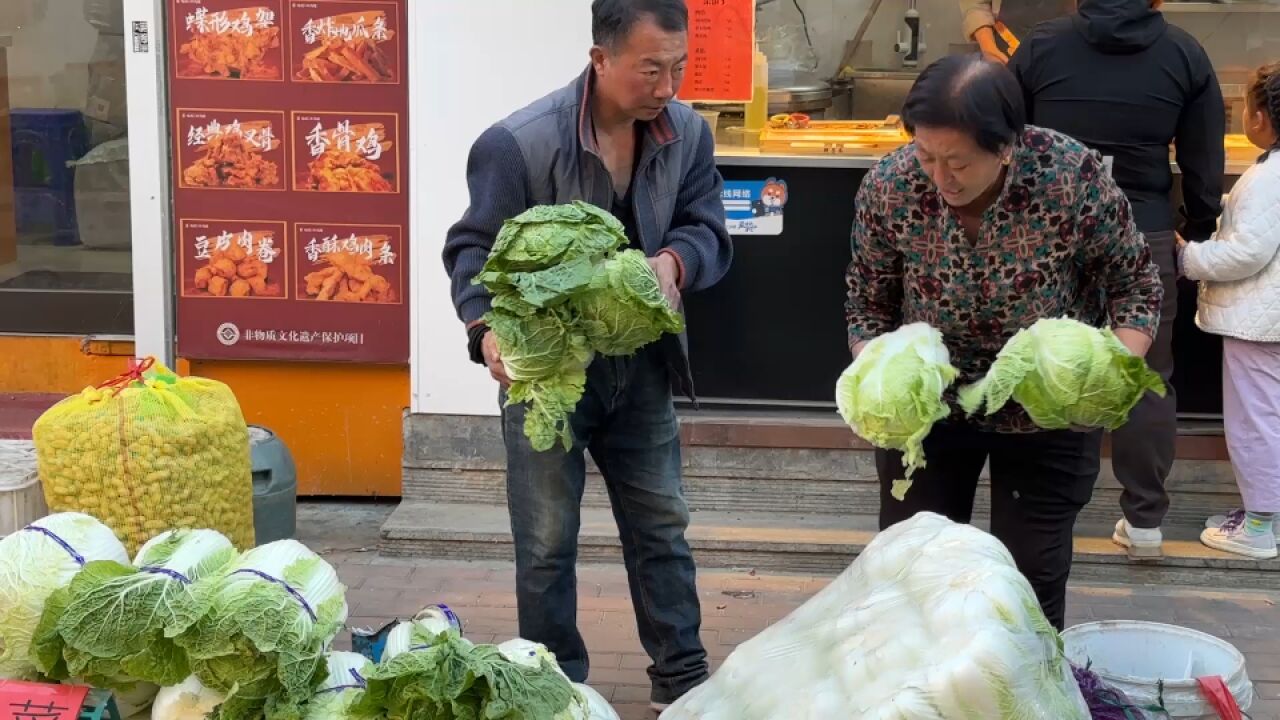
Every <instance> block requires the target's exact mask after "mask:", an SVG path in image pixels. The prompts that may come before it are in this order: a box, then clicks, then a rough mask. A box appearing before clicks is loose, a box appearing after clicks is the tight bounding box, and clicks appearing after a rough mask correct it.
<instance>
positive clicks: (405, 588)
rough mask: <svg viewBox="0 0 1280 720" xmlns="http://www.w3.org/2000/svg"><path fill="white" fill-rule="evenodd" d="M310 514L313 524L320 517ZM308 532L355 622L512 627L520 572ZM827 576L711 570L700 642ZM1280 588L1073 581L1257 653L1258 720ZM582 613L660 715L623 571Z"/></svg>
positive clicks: (735, 630) (1273, 669)
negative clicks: (448, 620) (421, 612)
mask: <svg viewBox="0 0 1280 720" xmlns="http://www.w3.org/2000/svg"><path fill="white" fill-rule="evenodd" d="M311 520H315V517H314V516H313V517H312V518H311ZM303 527H308V528H309V530H307V531H305V532H304V537H302V538H300V539H302V540H303V541H304V542H308V543H309V544H310V545H311V546H312V547H314V548H316V549H317V550H319V551H322V552H324V554H325V555H326V556H327V557H328V558H329V559H330V561H331V562H333V563H335V565H336V567H337V568H338V572H339V574H340V575H341V577H342V579H343V581H344V582H345V583H346V584H347V585H348V586H349V587H350V592H349V595H348V597H349V599H350V603H351V618H352V619H351V624H352V625H354V626H381V625H382V624H383V623H385V622H386V621H387V620H388V619H390V618H394V617H397V616H399V617H404V616H407V615H410V614H412V613H414V612H416V611H417V610H418V609H419V608H421V607H422V606H423V605H424V604H426V603H430V602H443V603H447V604H448V605H449V606H450V607H452V608H454V609H455V610H456V611H457V612H458V613H459V615H461V616H462V618H463V620H464V622H465V623H466V630H467V636H468V637H470V638H471V639H473V640H476V641H480V642H489V641H498V642H501V641H503V640H506V639H509V638H511V637H514V636H515V635H516V614H515V595H514V593H513V590H512V588H513V581H512V568H511V566H510V565H509V564H503V563H458V562H444V561H406V560H396V559H389V558H381V557H379V556H378V555H377V553H376V552H373V551H372V545H373V543H372V539H373V537H374V535H371V534H370V533H371V532H372V533H376V525H373V524H372V523H371V522H361V523H360V527H359V528H358V531H357V532H356V533H354V534H352V533H350V529H351V528H350V526H349V525H348V526H347V527H346V528H345V530H346V531H347V533H346V536H345V537H342V538H341V539H339V538H340V536H341V535H343V533H342V532H341V531H340V530H339V521H338V520H336V519H334V518H333V517H330V518H327V519H326V521H321V522H306V523H304V524H303ZM826 582H827V579H826V578H813V577H799V576H765V575H752V574H750V573H746V572H703V573H701V574H700V576H699V590H700V593H701V595H702V603H703V616H704V621H703V632H702V635H703V640H704V642H705V644H706V646H707V649H708V651H709V653H710V654H711V657H712V660H713V663H714V665H718V664H719V662H720V661H722V660H723V659H724V658H725V656H727V655H728V654H729V652H730V651H731V650H733V648H734V647H735V646H737V645H738V644H739V643H741V642H743V641H744V640H746V639H748V638H750V637H752V636H753V635H755V634H756V633H758V632H760V631H761V630H762V629H764V628H765V627H767V626H768V625H770V624H771V623H773V622H775V621H777V620H778V619H780V618H781V617H782V616H784V615H786V614H787V613H788V612H790V611H791V610H792V609H793V608H795V607H796V606H798V605H799V604H800V603H802V602H803V601H804V600H805V599H807V598H808V597H810V596H811V595H812V594H813V593H814V592H816V591H817V590H818V589H820V588H821V587H823V586H824V585H825V584H826ZM1277 603H1280V594H1265V593H1245V592H1230V593H1228V592H1203V591H1190V590H1160V589H1152V588H1136V587H1074V588H1072V590H1071V598H1070V605H1069V610H1068V614H1069V621H1070V622H1071V623H1072V624H1075V623H1080V622H1088V621H1091V620H1103V619H1132V620H1153V621H1157V622H1169V623H1176V624H1179V625H1184V626H1187V627H1192V628H1195V629H1198V630H1202V631H1205V632H1208V633H1211V634H1213V635H1217V636H1219V637H1222V638H1225V639H1227V640H1229V641H1230V642H1232V643H1233V644H1235V645H1236V646H1237V647H1239V648H1240V649H1241V650H1243V651H1244V652H1245V653H1246V654H1247V655H1248V658H1249V673H1250V677H1252V678H1253V680H1254V681H1255V683H1257V688H1258V691H1259V698H1260V699H1259V702H1256V703H1255V704H1254V706H1253V709H1252V711H1251V713H1250V714H1251V715H1252V717H1253V718H1254V720H1280V608H1278V607H1277ZM579 616H580V623H581V625H582V628H583V633H584V635H585V637H586V640H587V646H588V647H589V648H590V650H591V658H592V669H591V678H590V683H591V685H592V686H594V687H595V688H596V689H597V690H599V691H600V692H601V694H603V695H604V696H605V697H606V698H607V699H609V700H610V701H611V702H612V703H613V704H614V706H615V707H616V708H617V710H618V713H619V715H620V716H621V718H622V720H652V718H653V715H652V714H651V713H649V712H648V710H647V709H646V704H647V701H648V693H649V686H648V679H647V676H646V675H645V672H644V668H645V667H646V666H647V665H648V658H647V657H645V655H644V654H643V651H642V650H641V648H640V643H639V640H638V639H637V636H636V629H635V621H634V616H633V615H632V609H631V601H630V598H629V593H628V590H627V584H626V576H625V573H624V572H623V571H622V569H621V568H620V567H610V566H585V567H583V568H581V569H580V572H579Z"/></svg>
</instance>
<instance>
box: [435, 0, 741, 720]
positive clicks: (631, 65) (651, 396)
mask: <svg viewBox="0 0 1280 720" xmlns="http://www.w3.org/2000/svg"><path fill="white" fill-rule="evenodd" d="M687 27H688V11H687V9H686V6H685V3H684V1H683V0H595V2H594V3H593V4H592V31H593V39H594V43H595V45H594V47H593V48H592V49H591V65H590V67H589V68H587V70H586V71H585V72H584V73H583V74H582V75H581V76H580V77H579V78H577V79H576V80H574V81H573V82H572V83H571V84H570V85H569V86H568V87H565V88H564V89H562V90H557V91H556V92H553V93H552V94H550V95H548V96H547V97H545V98H543V99H541V100H538V101H537V102H535V103H534V104H533V105H531V106H529V107H528V108H525V109H523V110H520V111H518V112H516V113H515V114H514V115H512V116H510V117H509V118H507V119H506V120H503V121H502V122H500V123H498V124H497V125H495V126H493V127H492V128H490V129H489V130H487V131H486V132H485V133H484V134H483V135H481V137H480V138H479V139H478V140H477V141H476V143H475V145H474V146H473V148H472V151H471V157H470V160H469V162H468V166H467V183H468V185H469V187H470V191H471V206H470V208H469V209H468V210H467V212H466V214H465V215H464V216H463V218H462V220H461V221H459V222H458V223H457V224H456V225H455V226H454V227H453V228H452V229H451V230H450V232H449V235H448V238H447V240H446V245H445V251H444V260H445V267H446V269H447V270H448V272H449V274H450V276H451V277H452V279H453V299H454V304H455V306H456V307H457V309H458V314H459V316H460V318H461V319H462V321H463V322H464V323H466V324H467V328H468V334H469V340H470V351H471V357H472V359H473V360H474V361H476V362H477V363H480V364H483V365H485V366H486V367H487V368H488V370H489V372H490V374H491V375H492V376H493V377H494V379H495V380H497V381H498V382H499V383H501V384H502V386H503V388H504V398H503V401H504V402H503V404H504V405H506V407H504V408H503V429H504V437H505V442H506V449H507V497H508V507H509V510H510V513H511V529H512V535H513V536H514V540H515V549H516V598H517V603H518V606H519V610H518V614H519V627H520V636H521V637H523V638H526V639H528V640H532V641H535V642H540V643H542V644H544V645H546V646H547V647H548V648H549V649H550V650H551V651H552V652H553V653H555V655H556V659H557V660H558V661H559V663H560V666H561V668H563V670H564V671H565V673H566V674H567V675H568V676H569V678H570V679H571V680H573V681H575V682H585V681H586V679H587V670H588V658H587V648H586V646H585V644H584V643H583V639H582V635H581V634H580V633H579V631H578V628H577V587H576V578H575V569H574V565H575V561H576V557H577V539H578V529H579V524H580V505H581V501H582V493H583V487H584V483H585V475H586V461H585V452H586V451H590V453H591V457H592V459H594V460H595V462H596V464H597V465H598V466H599V468H600V470H601V472H602V473H603V475H604V478H605V483H606V485H607V488H608V491H609V496H610V501H611V502H612V505H613V511H614V516H615V518H616V519H617V523H618V528H619V534H620V537H621V540H622V545H623V558H624V561H625V563H626V567H627V572H628V577H629V580H630V585H631V595H632V601H633V604H634V606H635V610H636V620H637V623H638V625H639V635H640V641H641V643H642V644H643V645H644V647H645V650H646V651H647V652H648V654H649V656H650V658H651V659H652V661H653V665H652V666H651V667H650V668H649V676H650V678H651V681H652V692H651V700H652V702H653V704H654V705H655V706H657V707H663V706H665V705H666V704H669V703H671V702H672V701H674V700H675V699H676V698H678V697H680V696H681V695H683V694H684V693H685V692H687V691H688V690H689V689H691V688H692V687H694V686H695V685H697V684H699V683H701V682H702V681H703V680H705V679H706V677H707V661H706V651H705V650H704V648H703V646H702V643H701V641H700V639H699V637H698V630H699V625H700V622H701V615H700V608H699V602H698V594H697V590H696V588H695V581H694V577H695V567H694V562H693V557H692V555H691V553H690V549H689V544H688V542H687V541H686V539H685V529H686V527H687V526H688V523H689V511H688V508H687V506H686V504H685V501H684V497H683V493H682V490H681V479H680V443H679V432H678V426H677V421H676V416H675V412H674V408H673V404H672V394H671V387H672V381H673V380H675V381H676V382H678V383H681V384H683V385H684V389H685V390H686V391H690V392H691V390H692V388H691V383H690V381H689V372H688V362H687V359H686V358H685V355H684V351H683V349H682V343H681V342H680V340H679V338H677V337H676V336H675V335H671V334H665V335H663V336H662V338H661V339H660V340H658V341H656V342H652V343H649V344H647V346H644V347H642V348H641V349H640V350H639V352H636V353H635V354H628V355H625V356H616V357H609V356H608V355H609V353H607V352H603V353H597V354H596V355H595V359H594V360H587V362H589V363H590V364H589V365H588V366H587V367H586V368H585V375H582V374H581V370H582V368H581V367H578V368H575V369H574V370H575V372H578V373H579V375H577V376H576V377H578V378H579V380H578V381H577V382H576V383H561V385H563V387H561V388H560V390H559V397H560V398H561V399H562V400H563V402H561V403H560V407H558V408H553V410H554V412H553V413H548V414H556V415H558V416H560V417H564V416H566V415H567V427H566V426H565V423H563V422H559V421H553V422H552V425H553V426H554V427H555V428H556V429H557V430H559V431H561V434H562V436H563V438H564V440H565V444H567V446H568V447H565V446H564V445H561V444H559V443H555V444H553V442H552V440H553V438H552V437H550V436H551V435H555V434H556V433H555V432H548V431H546V427H547V423H546V422H543V421H542V420H540V419H539V418H537V417H535V414H536V412H537V408H538V407H539V404H529V403H524V402H518V403H506V402H505V401H506V399H507V398H506V397H505V389H507V388H510V389H511V390H512V395H513V396H514V395H515V394H516V393H517V390H518V391H519V392H522V393H523V392H531V393H538V397H539V398H540V399H541V400H540V404H541V405H540V406H542V407H549V406H551V405H553V404H554V403H555V397H556V396H555V395H554V394H553V393H548V392H545V390H546V388H539V387H532V388H531V387H529V383H528V379H527V378H523V377H515V376H516V375H519V373H518V372H516V371H517V367H516V363H515V362H514V361H515V359H516V358H517V354H518V353H521V351H522V350H524V348H522V347H512V345H511V343H508V346H507V347H505V348H504V346H503V341H504V340H506V339H508V338H514V342H520V341H521V340H526V341H527V342H524V343H523V345H526V346H527V345H530V344H533V343H535V341H536V340H538V339H537V338H530V337H526V338H523V339H522V338H520V337H519V336H518V332H519V331H518V330H516V331H512V332H510V333H506V334H504V331H505V330H506V329H507V327H508V325H516V326H519V327H527V324H522V321H521V320H520V317H521V315H519V314H518V313H513V311H512V307H513V305H519V304H520V302H522V301H519V300H511V299H509V298H502V297H496V298H495V296H494V294H493V293H492V292H490V291H489V290H488V289H487V287H486V286H485V285H484V280H485V278H484V277H482V274H481V271H482V269H485V266H486V262H487V261H488V260H489V259H490V257H491V250H494V248H495V240H497V241H498V242H500V243H501V242H503V240H502V239H501V238H499V233H500V231H503V226H504V223H505V224H508V226H509V227H510V223H508V221H510V220H512V219H513V218H517V216H520V215H522V214H523V213H525V211H527V210H529V209H530V208H534V207H535V206H550V205H555V206H559V207H557V208H551V209H549V210H546V211H545V214H547V215H555V216H556V217H558V218H560V219H559V220H557V221H556V222H558V223H560V224H559V225H556V226H555V227H557V228H563V229H564V230H563V231H564V232H574V231H573V230H572V229H568V225H567V223H565V221H564V219H565V218H568V217H571V216H573V217H585V218H586V219H587V220H590V219H591V218H590V216H591V215H592V214H593V213H590V212H586V213H584V212H583V210H582V208H578V209H576V210H575V209H573V208H572V207H569V204H570V203H572V202H574V201H585V202H587V203H590V204H591V205H593V206H595V207H597V208H601V209H604V210H608V211H610V212H611V213H612V214H613V215H615V216H616V217H617V219H618V220H620V221H621V227H617V230H618V231H619V232H620V233H622V234H625V235H626V239H627V240H628V241H629V242H630V245H631V246H632V248H634V249H636V250H639V251H642V252H643V254H644V255H645V256H647V257H648V266H649V268H651V269H652V273H650V274H651V275H656V279H657V283H658V286H660V288H661V294H662V295H665V296H666V299H667V300H666V302H667V303H669V304H670V307H678V306H679V303H680V295H681V294H682V293H684V292H689V291H697V290H702V289H705V288H708V287H710V286H711V285H713V284H715V283H716V282H717V281H718V280H719V279H720V278H721V277H722V276H723V275H724V274H725V272H726V271H727V270H728V268H729V263H730V260H731V258H732V247H731V244H730V238H729V235H728V232H727V231H726V229H725V226H724V207H723V205H722V203H721V201H720V190H721V186H722V184H723V183H722V180H721V178H720V175H719V173H718V172H717V170H716V166H715V156H714V155H715V148H714V140H713V138H712V137H711V133H710V131H709V129H708V127H707V125H706V123H705V122H704V121H703V120H702V119H701V118H700V117H699V116H698V115H697V114H696V113H694V112H693V110H692V109H691V108H689V107H688V106H685V105H679V104H675V103H671V102H670V101H671V99H672V98H673V97H674V96H675V94H676V92H677V90H678V89H679V87H680V83H681V81H682V80H683V76H684V69H685V64H686V62H687V59H688V48H687ZM537 214H543V211H539V213H537ZM526 219H527V218H526ZM597 220H598V218H597ZM610 222H612V218H609V219H608V220H607V221H606V223H605V224H606V225H607V224H609V223H610ZM595 224H596V225H597V226H599V225H600V223H599V222H596V223H595ZM548 227H550V226H548ZM584 231H585V230H584ZM503 232H504V235H503V236H502V237H503V238H505V237H507V234H509V233H510V232H511V230H507V231H503ZM557 232H559V230H557ZM559 240H564V237H563V236H561V237H560V238H559ZM553 242H554V241H553ZM547 244H552V243H547ZM511 245H512V243H505V245H504V246H503V247H504V249H505V248H510V246H511ZM530 245H532V243H530ZM515 264H516V263H509V265H512V266H513V267H509V268H507V269H514V270H517V271H519V270H527V269H528V268H520V267H514V265H515ZM640 265H641V268H639V269H640V270H642V271H644V272H648V271H649V268H644V267H643V266H644V261H643V260H641V262H640ZM564 267H565V268H569V265H565V266H564ZM575 267H576V266H575ZM477 278H479V279H480V281H481V284H475V283H474V282H473V281H474V280H476V279H477ZM561 279H562V280H564V278H561ZM540 289H541V288H540ZM553 289H554V288H553ZM655 292H656V291H655ZM531 297H532V296H530V295H526V296H524V300H530V298H531ZM659 302H661V299H659ZM499 305H500V306H501V307H500V308H499V312H496V313H495V310H494V308H495V307H498V306H499ZM518 309H519V308H517V310H518ZM525 309H526V310H528V313H526V314H525V315H524V317H528V316H529V315H532V314H534V310H533V309H532V308H525ZM486 317H488V318H489V319H490V320H492V319H494V318H506V319H509V320H511V322H510V323H503V324H501V325H500V326H499V325H495V324H494V323H492V322H489V321H487V320H486ZM546 317H548V318H549V319H548V321H547V323H546V327H547V330H546V332H549V333H553V334H554V333H556V332H560V330H557V329H556V328H555V327H553V326H554V324H555V322H556V321H557V318H560V317H562V316H561V315H556V314H555V313H551V314H549V315H546ZM563 327H564V324H561V329H563ZM545 338H546V336H544V337H543V339H545ZM529 354H530V353H529V352H523V354H522V356H521V357H520V359H521V360H529V357H528V356H529ZM504 355H506V356H507V357H508V358H510V359H512V360H513V362H512V363H510V364H509V363H505V362H504ZM582 355H586V356H588V357H589V353H579V357H581V356H582ZM522 364H523V363H522ZM512 379H515V380H516V381H517V383H516V385H513V384H512ZM517 386H518V387H517ZM579 397H580V398H581V399H580V400H578V398H579ZM530 418H532V419H533V420H534V422H526V421H527V420H528V419H530ZM531 429H537V430H538V432H535V433H533V435H534V436H535V438H533V439H532V442H531V437H530V436H529V431H530V430H531ZM548 447H549V449H547V448H548Z"/></svg>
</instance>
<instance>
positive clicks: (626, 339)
mask: <svg viewBox="0 0 1280 720" xmlns="http://www.w3.org/2000/svg"><path fill="white" fill-rule="evenodd" d="M575 308H576V310H577V311H578V314H579V316H580V317H581V319H582V327H583V330H584V332H585V333H586V336H587V342H588V343H589V344H590V346H591V349H593V350H595V351H596V352H598V353H600V354H602V355H631V354H632V353H635V352H636V351H637V350H639V349H640V348H642V347H644V346H646V345H648V344H650V343H652V342H655V341H656V340H657V339H658V338H660V337H662V335H663V334H664V333H680V332H683V331H684V318H682V317H681V316H680V314H679V313H677V312H676V311H675V310H673V309H672V307H671V304H670V303H668V302H667V299H666V297H664V296H663V294H662V288H661V287H660V286H659V285H658V278H657V276H656V275H654V274H653V271H652V270H651V269H650V268H649V262H648V261H647V260H646V259H645V256H644V253H642V252H640V251H639V250H624V251H622V252H620V253H618V254H617V255H615V256H613V257H612V258H609V260H607V261H606V262H605V263H604V267H603V268H602V272H601V273H600V274H599V275H598V276H597V278H596V282H595V283H593V285H592V288H591V291H590V292H587V293H583V294H582V295H579V296H578V297H577V298H576V299H575Z"/></svg>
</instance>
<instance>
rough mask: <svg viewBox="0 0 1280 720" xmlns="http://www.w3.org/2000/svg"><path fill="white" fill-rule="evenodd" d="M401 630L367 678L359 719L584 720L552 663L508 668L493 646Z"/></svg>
mask: <svg viewBox="0 0 1280 720" xmlns="http://www.w3.org/2000/svg"><path fill="white" fill-rule="evenodd" d="M401 626H408V628H409V629H408V631H407V632H408V636H407V642H403V641H400V640H397V642H396V644H395V646H394V647H393V645H392V642H391V637H388V639H387V649H386V657H385V658H384V660H383V661H382V662H381V663H379V664H378V666H377V667H375V668H374V669H373V670H372V672H371V674H370V676H369V677H368V688H367V689H366V691H365V693H364V696H363V697H362V698H361V699H360V700H359V701H358V702H357V704H356V705H355V707H354V711H355V712H356V714H357V715H359V716H361V717H366V718H368V717H373V716H376V715H378V714H380V713H383V712H385V714H386V716H387V717H388V718H392V719H393V720H408V719H409V718H412V720H453V718H502V720H580V719H581V718H586V717H587V715H586V713H587V700H586V698H585V697H584V696H583V695H581V694H579V692H578V691H577V690H576V689H575V688H574V687H573V685H572V684H571V683H570V682H569V680H568V678H566V677H565V676H564V675H563V674H562V673H561V672H560V670H559V668H558V667H556V664H555V660H554V658H551V659H550V660H548V659H545V658H541V657H539V658H537V662H536V663H534V662H528V661H526V660H524V658H523V657H521V658H520V659H521V661H520V662H512V660H511V659H509V658H508V657H507V656H506V655H505V654H504V653H503V651H502V650H500V649H499V648H498V647H497V646H495V645H488V644H485V645H477V644H474V643H472V642H470V641H468V640H466V639H465V638H463V637H462V636H461V635H460V634H459V633H458V632H457V630H456V629H449V630H445V631H443V632H436V631H433V630H431V629H430V628H428V627H424V626H421V625H416V624H415V623H413V622H408V623H402V624H401ZM398 627H400V626H398ZM406 645H407V647H406ZM517 657H519V656H518V655H517Z"/></svg>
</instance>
